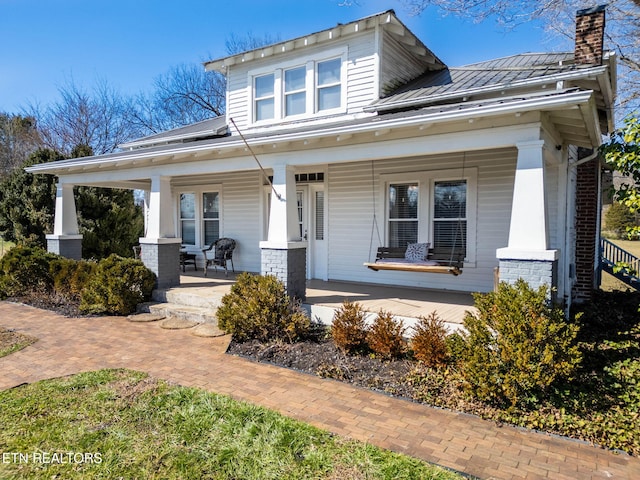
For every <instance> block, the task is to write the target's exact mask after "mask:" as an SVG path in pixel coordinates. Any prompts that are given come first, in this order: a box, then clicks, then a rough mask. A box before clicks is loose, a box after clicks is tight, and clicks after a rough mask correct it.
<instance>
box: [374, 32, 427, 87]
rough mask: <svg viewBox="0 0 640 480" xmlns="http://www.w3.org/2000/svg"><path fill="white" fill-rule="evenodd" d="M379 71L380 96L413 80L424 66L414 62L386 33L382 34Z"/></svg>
mask: <svg viewBox="0 0 640 480" xmlns="http://www.w3.org/2000/svg"><path fill="white" fill-rule="evenodd" d="M383 39H384V43H383V47H382V59H381V62H380V63H381V65H382V66H381V69H380V96H383V95H385V94H387V93H389V92H391V91H392V90H394V89H396V88H397V87H398V86H400V85H402V84H404V83H406V82H408V81H409V80H413V79H414V78H416V77H418V76H419V75H421V74H422V73H424V71H425V67H424V65H422V64H420V63H419V62H417V61H416V58H415V57H413V56H411V55H410V54H409V53H408V52H407V50H406V49H405V48H404V47H403V46H402V45H400V44H399V43H398V41H396V40H395V39H394V38H393V37H392V36H391V35H390V34H389V33H388V32H384V35H383Z"/></svg>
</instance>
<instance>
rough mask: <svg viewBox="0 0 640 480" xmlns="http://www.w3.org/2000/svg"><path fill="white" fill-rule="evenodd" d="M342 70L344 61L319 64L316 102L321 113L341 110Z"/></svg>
mask: <svg viewBox="0 0 640 480" xmlns="http://www.w3.org/2000/svg"><path fill="white" fill-rule="evenodd" d="M341 68H342V59H340V58H334V59H332V60H327V61H325V62H318V75H317V83H316V92H317V100H316V102H317V110H318V111H319V112H321V111H323V110H332V109H335V108H340V105H341V91H342V85H341V72H340V71H341Z"/></svg>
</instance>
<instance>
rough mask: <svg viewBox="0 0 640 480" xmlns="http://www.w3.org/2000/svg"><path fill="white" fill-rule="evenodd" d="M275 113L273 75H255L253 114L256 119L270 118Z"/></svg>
mask: <svg viewBox="0 0 640 480" xmlns="http://www.w3.org/2000/svg"><path fill="white" fill-rule="evenodd" d="M274 114H275V76H274V74H273V73H270V74H269V75H261V76H259V77H255V116H256V120H270V119H273V118H274Z"/></svg>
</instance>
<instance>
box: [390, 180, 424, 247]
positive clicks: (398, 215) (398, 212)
mask: <svg viewBox="0 0 640 480" xmlns="http://www.w3.org/2000/svg"><path fill="white" fill-rule="evenodd" d="M418 195H419V186H418V184H417V183H391V184H389V212H388V213H389V216H388V221H389V246H390V247H406V246H407V245H408V244H410V243H417V242H418Z"/></svg>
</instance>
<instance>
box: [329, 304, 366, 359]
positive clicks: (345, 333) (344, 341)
mask: <svg viewBox="0 0 640 480" xmlns="http://www.w3.org/2000/svg"><path fill="white" fill-rule="evenodd" d="M364 317H365V311H364V310H363V309H362V306H361V305H360V304H359V303H356V302H350V301H349V300H345V301H344V302H342V305H341V306H340V308H339V309H338V310H336V313H335V314H334V315H333V321H332V323H331V338H332V339H333V342H334V343H335V344H336V346H337V347H338V348H339V349H340V350H342V351H343V352H345V353H353V352H357V351H365V350H366V349H367V330H368V328H367V323H366V322H365V318H364Z"/></svg>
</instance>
